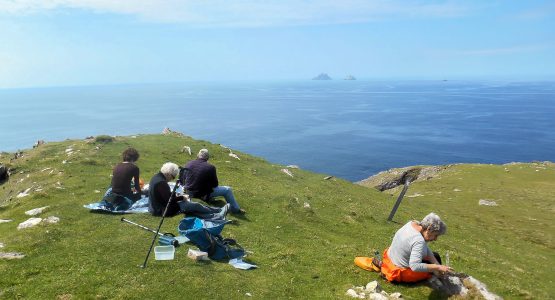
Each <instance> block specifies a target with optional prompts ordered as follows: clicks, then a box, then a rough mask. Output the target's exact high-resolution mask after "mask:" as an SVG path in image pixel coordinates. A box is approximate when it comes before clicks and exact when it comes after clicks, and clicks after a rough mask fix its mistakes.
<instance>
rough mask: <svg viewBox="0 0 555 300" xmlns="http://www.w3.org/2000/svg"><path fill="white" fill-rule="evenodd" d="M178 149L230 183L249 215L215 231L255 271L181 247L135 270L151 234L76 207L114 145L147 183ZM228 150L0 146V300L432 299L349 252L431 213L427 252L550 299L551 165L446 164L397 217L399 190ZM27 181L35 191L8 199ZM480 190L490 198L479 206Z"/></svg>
mask: <svg viewBox="0 0 555 300" xmlns="http://www.w3.org/2000/svg"><path fill="white" fill-rule="evenodd" d="M185 145H188V146H190V147H191V149H192V151H193V153H196V152H197V151H198V150H199V149H200V148H208V149H209V150H210V152H211V154H212V157H211V162H212V163H213V164H214V165H216V167H217V168H218V175H219V179H220V184H223V185H230V186H232V187H233V189H234V193H235V195H236V197H237V199H238V201H239V202H240V204H241V205H242V207H243V208H245V209H246V210H247V211H248V213H247V215H246V218H244V219H236V218H234V217H233V216H231V217H230V218H231V219H236V220H237V224H235V225H231V224H229V225H226V228H225V229H224V232H223V235H224V236H225V237H232V238H235V239H237V241H238V242H239V243H240V244H241V245H242V246H243V247H245V248H246V249H247V250H248V251H250V253H249V255H248V260H249V261H251V262H253V263H255V264H257V265H258V266H259V269H257V270H251V271H241V270H236V269H234V268H233V267H231V266H229V265H227V264H225V263H218V262H210V263H196V262H194V261H192V260H189V259H188V258H187V256H186V250H187V248H188V246H187V245H186V246H184V247H183V246H182V247H180V248H178V249H177V251H176V258H175V260H173V261H155V260H154V259H153V257H151V259H150V261H149V265H148V267H147V268H146V269H141V268H139V267H138V266H139V265H141V264H142V262H143V260H144V257H145V255H146V252H147V250H148V247H149V246H150V240H151V238H152V236H151V234H150V233H148V232H146V231H143V230H141V229H138V228H135V227H133V226H131V225H129V224H122V223H121V222H120V220H119V219H120V218H121V217H120V216H115V215H114V216H112V215H103V214H94V213H90V212H89V211H88V210H86V209H85V208H83V207H82V205H84V204H88V203H91V202H95V201H97V200H99V198H100V197H101V194H100V193H96V192H95V190H99V191H102V192H104V190H105V188H106V187H107V186H108V185H109V184H110V175H111V171H112V167H113V166H114V165H115V164H116V163H118V162H119V161H120V157H121V152H122V151H123V150H124V149H126V148H127V147H129V146H132V147H135V148H137V149H138V150H139V152H140V154H141V157H140V159H139V161H138V163H137V164H138V166H139V167H140V169H141V177H143V178H144V179H145V181H148V180H149V179H150V177H151V176H152V175H154V174H155V173H156V172H157V171H158V169H159V167H160V166H161V165H162V164H163V163H164V162H166V161H173V162H176V163H178V164H180V165H181V164H183V163H185V162H186V161H188V160H189V159H192V157H190V156H189V155H188V154H183V153H181V151H180V150H181V149H182V147H183V146H185ZM69 147H71V148H72V149H73V150H74V151H73V154H71V155H70V156H68V155H67V154H66V153H65V150H66V149H67V148H69ZM77 150H79V151H77ZM227 153H228V152H227V150H225V149H224V148H222V147H220V146H219V145H214V144H211V143H209V142H206V141H199V140H193V139H191V138H190V137H182V136H179V135H176V134H173V135H139V136H137V137H136V138H133V137H117V138H116V139H115V140H114V141H112V142H110V143H95V142H90V143H86V142H85V141H79V140H75V141H64V142H59V143H48V144H46V145H42V146H40V147H38V148H36V149H33V150H26V151H25V156H24V157H22V158H19V159H18V160H15V161H12V162H11V163H10V162H9V159H10V157H12V156H13V155H10V154H6V153H3V154H2V155H1V156H0V162H1V163H4V164H8V165H10V166H11V167H12V168H15V170H16V171H15V174H13V175H12V177H11V178H10V180H9V181H8V182H6V183H4V184H3V185H1V186H0V218H1V219H12V220H13V222H10V223H4V224H0V242H2V243H4V244H5V248H3V249H2V250H1V251H4V252H11V251H16V252H22V253H24V254H25V255H26V257H25V258H23V259H21V260H0V274H1V276H0V298H6V299H13V298H25V299H55V298H57V297H59V298H63V299H69V298H71V297H73V299H82V298H85V299H91V298H98V299H114V298H115V299H153V298H160V299H164V298H168V299H208V298H213V299H228V298H231V299H241V298H248V297H246V296H245V293H251V294H252V298H253V299H284V298H294V299H330V298H333V299H335V298H339V299H342V298H347V297H346V296H345V292H346V290H347V289H348V288H350V287H351V286H353V285H365V284H366V283H367V282H369V281H372V280H378V281H380V283H381V284H382V286H383V287H384V289H385V290H386V291H387V292H396V291H399V292H401V293H402V294H403V295H404V297H405V298H407V299H422V298H427V297H429V296H432V297H433V296H434V294H433V293H432V291H431V290H430V289H429V288H427V287H426V286H422V285H417V286H408V285H394V284H389V283H387V282H384V281H383V280H382V279H380V278H379V277H378V275H377V274H376V273H371V272H367V271H364V270H361V269H358V268H357V267H355V266H354V265H353V259H354V257H355V256H361V255H363V256H370V255H371V253H372V250H373V249H380V250H381V249H383V248H384V247H386V246H388V245H389V243H390V241H391V238H392V236H393V234H394V233H395V231H396V230H397V229H398V228H399V227H400V226H401V225H402V224H404V223H405V222H406V221H408V220H410V219H415V218H416V219H420V218H422V217H423V216H424V215H426V214H427V213H429V212H430V211H434V212H436V213H438V214H439V215H440V216H442V218H444V219H445V221H446V223H447V225H448V234H447V235H445V236H443V237H441V238H440V239H439V240H438V241H437V242H434V243H432V245H431V246H432V248H433V249H434V250H437V251H439V252H440V253H445V251H450V253H451V264H452V265H453V266H454V268H455V269H456V270H458V271H461V272H465V273H467V274H470V275H472V276H474V277H476V278H477V279H479V280H480V281H482V282H484V283H486V284H487V285H488V288H489V289H490V290H491V291H492V292H494V293H497V294H499V295H501V296H503V297H506V298H534V299H541V298H543V299H549V298H550V297H552V295H554V294H555V289H554V288H553V286H554V284H553V280H554V276H553V275H552V274H553V273H552V272H551V269H552V268H553V262H554V261H555V251H554V241H553V235H554V233H555V221H554V220H555V219H554V218H553V216H554V212H555V205H554V204H555V201H554V198H553V190H555V168H554V166H553V164H547V165H544V164H516V165H510V166H495V165H456V166H453V167H451V168H449V169H448V170H447V171H445V172H444V173H443V174H442V175H441V177H440V178H437V179H432V180H428V181H423V182H416V183H414V184H412V185H411V187H410V189H409V191H408V193H407V195H412V194H414V193H417V192H418V193H420V194H423V195H424V196H423V197H415V198H405V200H403V203H402V205H401V207H400V208H399V210H398V212H397V215H396V216H395V221H396V222H387V221H386V218H387V216H388V215H389V211H390V209H391V207H392V205H393V203H394V201H395V199H396V196H397V194H398V192H399V191H398V190H397V191H396V193H395V194H393V195H390V194H388V193H387V192H384V193H380V192H378V191H376V190H374V189H371V188H367V187H363V186H359V185H355V184H353V183H350V182H348V181H344V180H340V179H332V180H323V178H324V177H325V175H324V174H315V173H312V172H308V171H304V170H296V169H292V172H293V173H294V175H295V176H294V177H293V178H291V177H289V176H287V175H286V174H284V173H282V172H281V171H280V169H281V168H283V166H280V165H274V164H271V163H268V162H267V161H265V160H263V159H260V158H256V157H252V156H249V155H247V154H244V153H241V152H239V151H235V150H234V153H236V154H237V155H239V157H240V158H241V160H236V159H234V158H232V157H229V156H228V155H227ZM64 160H65V161H66V163H65V164H64V163H62V162H63V161H64ZM46 168H51V169H48V170H44V169H46ZM505 168H507V169H508V170H509V171H508V172H507V171H505ZM43 170H44V171H43ZM52 170H53V171H52ZM536 170H539V171H536ZM51 171H52V172H51ZM369 175H370V174H369ZM27 176H28V177H27ZM32 186H33V187H35V188H36V187H39V186H40V187H41V188H42V191H40V192H35V191H33V192H32V193H31V195H30V196H27V197H24V198H16V195H17V194H18V193H19V192H21V191H23V190H25V189H27V188H29V187H32ZM455 188H457V189H460V190H461V191H460V192H455V191H453V189H455ZM394 192H395V191H394ZM479 199H490V200H494V201H496V202H497V203H498V204H499V206H497V207H485V206H478V200H479ZM305 202H306V203H309V204H310V208H305V207H304V203H305ZM46 205H49V206H50V208H49V209H48V210H47V211H46V212H44V213H43V214H42V215H41V217H47V216H51V215H54V216H57V217H60V219H61V220H60V223H58V224H52V225H39V226H37V227H35V228H31V229H27V230H20V231H18V230H16V227H17V224H19V223H20V222H23V221H25V220H26V219H28V218H29V217H28V216H26V215H25V214H24V212H25V211H26V210H29V209H33V208H36V207H41V206H46ZM126 217H127V218H129V219H131V220H134V221H136V222H138V223H140V224H144V225H146V226H149V227H156V226H157V224H158V222H159V218H156V217H152V216H150V215H128V216H126ZM179 220H180V217H174V218H167V219H166V221H165V222H164V226H163V228H162V231H164V232H168V231H169V232H174V233H176V227H177V224H178V223H179Z"/></svg>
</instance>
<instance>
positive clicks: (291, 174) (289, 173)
mask: <svg viewBox="0 0 555 300" xmlns="http://www.w3.org/2000/svg"><path fill="white" fill-rule="evenodd" d="M280 171H282V172H283V173H285V174H287V175H289V176H291V177H293V173H291V171H289V170H288V169H281V170H280Z"/></svg>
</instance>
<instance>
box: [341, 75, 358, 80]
mask: <svg viewBox="0 0 555 300" xmlns="http://www.w3.org/2000/svg"><path fill="white" fill-rule="evenodd" d="M343 80H357V79H356V78H355V76H353V75H347V77H345V78H344V79H343Z"/></svg>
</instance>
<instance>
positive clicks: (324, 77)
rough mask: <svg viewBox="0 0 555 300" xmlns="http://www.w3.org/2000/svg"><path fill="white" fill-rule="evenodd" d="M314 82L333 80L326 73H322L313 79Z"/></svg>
mask: <svg viewBox="0 0 555 300" xmlns="http://www.w3.org/2000/svg"><path fill="white" fill-rule="evenodd" d="M312 80H331V77H330V76H329V75H328V74H326V73H320V74H318V76H316V77H314V78H312Z"/></svg>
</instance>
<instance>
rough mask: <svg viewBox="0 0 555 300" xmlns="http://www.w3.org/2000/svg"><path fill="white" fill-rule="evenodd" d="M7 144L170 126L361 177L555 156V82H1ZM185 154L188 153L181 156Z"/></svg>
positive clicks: (0, 145) (1, 146) (0, 128)
mask: <svg viewBox="0 0 555 300" xmlns="http://www.w3.org/2000/svg"><path fill="white" fill-rule="evenodd" d="M0 108H1V114H0V150H2V151H15V150H17V149H25V148H31V147H32V145H33V143H34V142H35V141H36V140H39V139H44V140H46V141H58V140H64V139H66V138H84V137H86V136H90V135H98V134H110V135H130V134H136V133H160V132H161V131H162V129H163V128H164V127H169V128H171V129H173V130H177V131H180V132H183V133H184V134H186V135H190V136H192V137H194V138H197V139H204V140H209V141H211V142H213V143H221V144H224V145H226V146H229V147H232V148H234V149H237V150H240V151H244V152H248V153H250V154H253V155H256V156H261V157H264V158H266V159H267V160H269V161H271V162H275V163H280V164H287V165H288V164H296V165H299V166H300V167H301V168H303V169H308V170H313V171H317V172H322V173H327V174H331V175H335V176H337V177H342V178H345V179H348V180H352V181H356V180H361V179H363V178H366V177H368V176H369V175H372V174H374V173H377V172H379V171H382V170H386V169H389V168H393V167H403V166H409V165H417V164H433V165H436V164H448V163H470V162H473V163H506V162H511V161H533V160H540V161H541V160H551V161H555V82H493V81H492V82H463V81H398V82H396V81H361V80H358V81H291V82H234V83H176V84H153V85H125V86H96V87H64V88H40V89H10V90H0ZM178 163H182V162H178Z"/></svg>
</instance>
